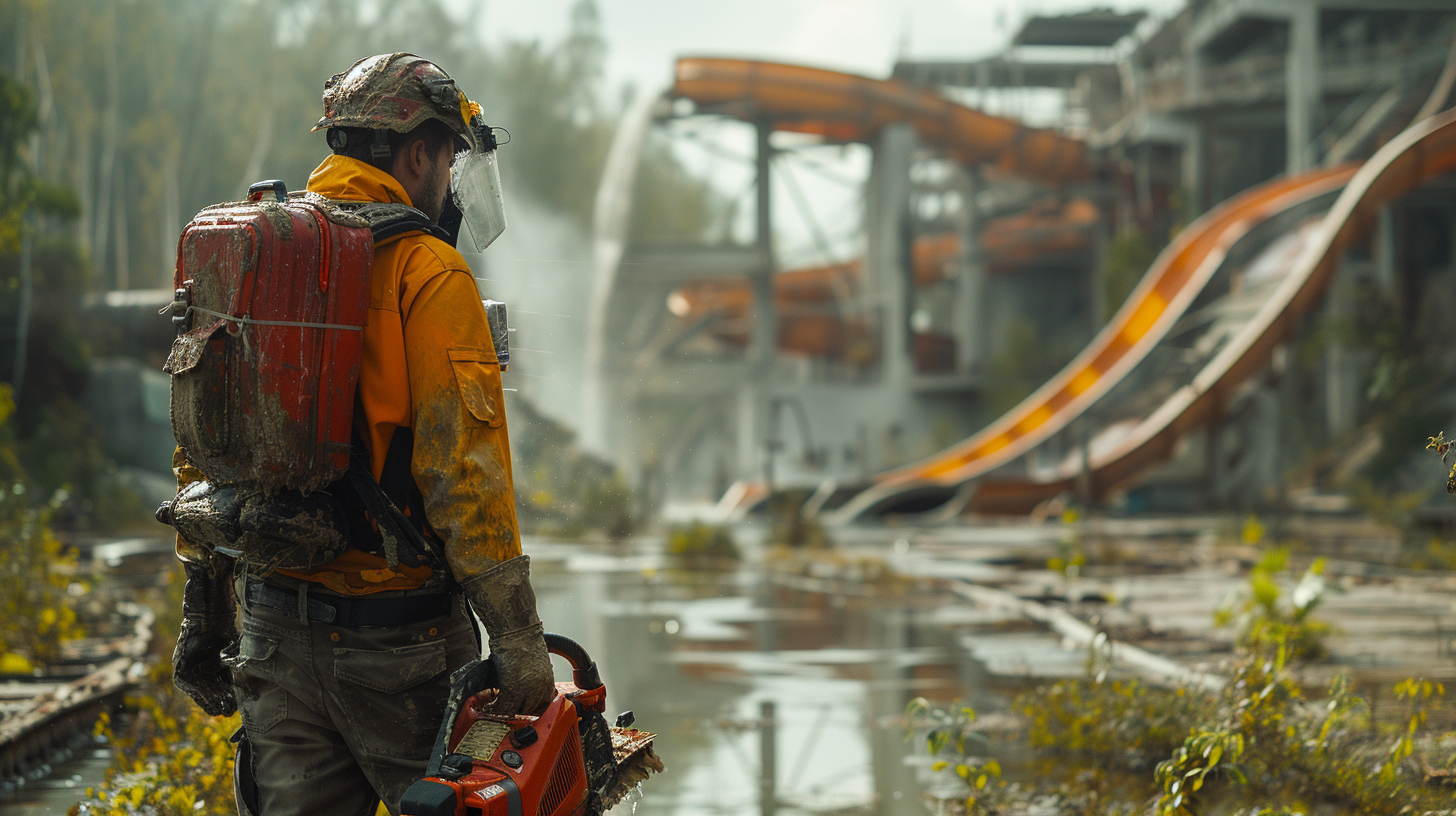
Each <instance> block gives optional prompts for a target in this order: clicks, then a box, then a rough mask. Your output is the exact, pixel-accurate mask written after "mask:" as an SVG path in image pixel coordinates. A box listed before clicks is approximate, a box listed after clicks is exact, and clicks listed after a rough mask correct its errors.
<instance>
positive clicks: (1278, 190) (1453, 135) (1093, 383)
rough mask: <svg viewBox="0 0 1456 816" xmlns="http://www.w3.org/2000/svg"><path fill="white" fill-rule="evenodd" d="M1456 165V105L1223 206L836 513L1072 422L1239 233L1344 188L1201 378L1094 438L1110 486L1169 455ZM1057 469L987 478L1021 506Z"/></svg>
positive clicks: (973, 465) (1169, 322) (1099, 472)
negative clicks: (1338, 273) (1334, 277)
mask: <svg viewBox="0 0 1456 816" xmlns="http://www.w3.org/2000/svg"><path fill="white" fill-rule="evenodd" d="M1452 170H1456V111H1452V112H1448V113H1444V114H1441V115H1439V116H1436V117H1432V118H1430V119H1427V120H1425V121H1422V122H1420V123H1417V124H1416V125H1414V126H1412V127H1410V128H1409V129H1407V130H1406V131H1404V132H1403V133H1401V134H1400V135H1399V136H1397V137H1396V138H1394V139H1392V140H1391V141H1390V142H1389V143H1387V144H1386V145H1385V146H1384V147H1382V148H1381V149H1380V150H1379V151H1378V152H1377V153H1376V154H1375V156H1374V157H1372V158H1371V159H1370V160H1369V161H1368V162H1366V163H1365V164H1364V165H1363V166H1361V167H1359V168H1358V169H1356V168H1354V167H1348V166H1347V167H1342V168H1335V169H1329V170H1321V171H1315V172H1313V173H1309V174H1305V175H1301V176H1295V177H1291V178H1285V179H1279V180H1276V181H1273V182H1269V183H1267V184H1264V185H1262V186H1260V187H1257V188H1254V189H1253V190H1250V191H1249V192H1246V193H1244V194H1242V195H1240V196H1237V197H1235V198H1233V199H1231V200H1229V201H1228V202H1225V203H1224V204H1222V205H1220V206H1219V207H1217V208H1215V209H1214V210H1212V211H1210V212H1209V213H1208V214H1206V215H1205V216H1203V217H1202V218H1200V219H1199V220H1197V221H1195V222H1194V223H1193V224H1191V225H1190V226H1189V227H1188V228H1187V229H1185V230H1184V231H1183V232H1182V233H1180V235H1179V237H1178V238H1177V239H1175V240H1174V242H1173V243H1172V244H1171V245H1170V246H1169V247H1168V248H1167V249H1166V250H1164V252H1163V253H1162V254H1161V255H1160V256H1159V257H1158V259H1157V260H1156V261H1155V262H1154V265H1153V267H1152V268H1151V269H1150V270H1149V272H1148V274H1147V275H1146V276H1145V277H1144V279H1143V280H1142V282H1141V283H1140V284H1139V285H1138V287H1137V289H1135V290H1134V292H1133V294H1132V295H1131V296H1130V297H1129V299H1128V302H1127V303H1126V304H1124V306H1123V308H1122V309H1121V310H1119V311H1118V313H1117V315H1116V316H1114V318H1113V320H1112V321H1111V322H1110V323H1109V324H1108V326H1107V327H1105V328H1104V329H1103V331H1102V332H1100V333H1099V334H1098V336H1097V337H1096V338H1095V339H1094V340H1093V343H1092V344H1091V345H1090V346H1089V347H1088V348H1087V350H1085V351H1084V352H1083V353H1082V354H1080V355H1078V356H1077V358H1076V359H1074V360H1073V361H1072V362H1071V363H1069V364H1068V365H1067V367H1066V368H1064V369H1063V370H1062V371H1061V372H1060V373H1059V374H1058V375H1057V376H1056V377H1055V378H1053V379H1052V380H1051V381H1050V382H1048V383H1047V384H1046V385H1045V386H1043V387H1042V388H1041V389H1039V390H1038V391H1037V392H1036V393H1034V394H1032V395H1031V396H1030V397H1028V398H1027V399H1026V400H1025V401H1023V402H1022V403H1021V404H1020V405H1018V406H1017V407H1016V408H1014V409H1012V410H1011V411H1010V412H1009V413H1007V414H1006V415H1005V416H1003V417H1002V418H1000V419H998V420H997V421H996V422H994V423H992V424H991V425H990V426H989V427H987V428H986V429H985V430H983V431H981V432H979V433H977V434H975V435H974V436H972V437H970V438H969V439H967V440H965V441H964V442H961V443H959V444H957V445H955V446H953V447H951V448H949V449H947V450H945V451H943V452H941V453H939V454H936V455H934V456H932V457H929V458H928V459H925V460H922V461H920V462H917V463H915V464H912V465H909V466H907V467H904V468H899V469H896V470H892V471H888V472H886V473H884V474H881V475H880V476H879V477H878V478H877V480H876V485H875V486H874V487H872V488H870V489H869V490H867V491H865V492H864V493H862V494H861V495H860V496H857V497H855V499H854V500H853V501H851V502H850V503H849V504H847V505H846V506H845V507H843V508H841V509H840V510H839V511H836V513H835V515H836V516H837V517H839V518H845V519H847V518H852V517H853V516H854V515H857V514H858V513H860V512H863V510H865V509H866V508H868V507H872V506H874V504H875V503H877V502H879V501H883V500H884V499H885V498H886V497H888V496H891V495H894V494H895V493H896V492H898V491H903V490H906V489H908V488H910V487H911V486H912V485H916V484H941V485H954V484H963V483H966V482H969V481H971V480H973V479H976V478H978V477H981V476H983V475H985V474H987V473H988V472H990V471H991V470H993V469H994V468H996V467H999V466H1000V465H1003V464H1005V463H1007V462H1009V461H1011V460H1012V459H1014V458H1015V457H1017V456H1019V455H1021V454H1023V453H1026V452H1027V451H1029V450H1030V449H1031V448H1033V447H1035V446H1036V445H1038V444H1040V443H1042V442H1044V441H1046V440H1047V439H1048V438H1049V437H1051V435H1052V434H1054V433H1056V432H1057V431H1059V430H1061V429H1063V428H1065V427H1067V425H1068V424H1069V423H1070V422H1071V421H1072V420H1073V419H1075V418H1076V417H1077V416H1079V415H1081V414H1082V413H1083V412H1084V411H1085V410H1086V409H1087V408H1088V407H1089V406H1090V405H1091V404H1092V403H1093V402H1094V401H1095V400H1096V399H1097V397H1099V396H1101V395H1103V394H1105V393H1106V392H1107V391H1108V390H1109V389H1110V388H1111V387H1112V386H1113V385H1116V384H1117V382H1118V381H1120V380H1121V379H1122V377H1124V376H1125V375H1126V374H1127V373H1128V372H1129V371H1130V370H1131V369H1132V367H1133V366H1134V365H1135V364H1136V363H1137V362H1138V361H1140V360H1142V359H1143V358H1144V357H1146V356H1147V354H1148V352H1149V351H1150V350H1151V349H1152V347H1153V346H1154V345H1155V344H1156V343H1157V342H1158V340H1159V339H1161V338H1162V337H1163V336H1164V335H1166V334H1167V332H1168V330H1169V329H1170V328H1172V326H1173V323H1174V322H1176V320H1177V319H1178V318H1179V317H1180V316H1181V315H1182V314H1183V312H1184V311H1185V310H1186V309H1187V307H1188V305H1189V303H1191V302H1192V300H1193V298H1194V296H1196V295H1197V294H1198V292H1199V291H1200V290H1201V289H1202V288H1203V286H1204V285H1205V284H1206V283H1207V282H1208V280H1209V278H1210V277H1211V276H1212V274H1213V272H1214V271H1216V269H1217V268H1218V266H1219V265H1220V263H1221V262H1222V260H1223V258H1224V255H1225V253H1226V252H1227V250H1228V249H1229V248H1230V247H1231V246H1232V245H1233V243H1234V241H1237V240H1238V238H1240V237H1242V236H1243V235H1245V234H1246V233H1247V232H1248V231H1249V230H1250V229H1251V228H1252V227H1253V226H1255V225H1257V224H1258V223H1261V222H1263V221H1265V220H1267V219H1269V218H1271V217H1273V216H1275V215H1277V214H1279V213H1280V212H1283V211H1286V210H1288V209H1290V208H1292V207H1295V206H1298V205H1299V204H1301V203H1303V202H1306V201H1310V200H1312V199H1313V198H1315V197H1318V196H1319V195H1321V194H1324V193H1328V192H1331V191H1333V190H1335V189H1338V188H1340V187H1341V186H1343V187H1344V189H1343V191H1342V192H1341V193H1340V195H1339V197H1338V198H1337V199H1336V201H1335V203H1334V205H1333V206H1332V207H1331V208H1330V210H1329V211H1328V212H1327V213H1326V214H1325V216H1324V218H1323V219H1322V220H1321V221H1320V222H1319V223H1318V225H1317V227H1315V228H1314V232H1313V234H1312V235H1310V236H1309V237H1308V239H1307V240H1305V241H1304V242H1303V248H1302V250H1301V251H1300V252H1299V254H1298V256H1297V259H1296V260H1295V261H1294V263H1293V264H1292V265H1291V266H1290V268H1289V270H1288V272H1287V273H1286V274H1284V275H1283V276H1282V279H1281V280H1280V281H1279V283H1278V285H1277V286H1276V287H1275V288H1273V290H1272V291H1271V292H1270V293H1269V295H1268V296H1267V298H1266V299H1265V300H1264V301H1263V302H1262V304H1260V306H1259V307H1258V309H1257V311H1256V312H1255V313H1254V314H1253V315H1252V316H1251V317H1250V318H1249V319H1248V320H1247V321H1244V322H1243V323H1242V325H1241V326H1240V327H1239V328H1238V329H1237V330H1236V331H1235V332H1234V333H1233V335H1232V336H1231V337H1230V338H1229V339H1228V340H1227V342H1225V343H1224V344H1223V346H1222V347H1221V348H1220V349H1219V351H1218V353H1217V354H1215V355H1214V356H1213V357H1212V358H1211V359H1210V360H1209V361H1208V362H1207V363H1206V364H1204V365H1203V367H1202V368H1201V370H1199V371H1198V372H1197V373H1196V375H1195V376H1194V377H1193V378H1192V380H1191V382H1188V383H1186V384H1184V385H1182V386H1181V387H1179V388H1177V389H1176V390H1175V391H1174V392H1173V393H1172V394H1171V395H1170V396H1168V397H1167V398H1166V399H1164V400H1163V401H1162V403H1161V404H1160V405H1159V406H1158V407H1157V408H1156V409H1154V410H1153V411H1151V412H1150V413H1148V414H1147V415H1146V417H1145V418H1143V419H1141V420H1140V421H1138V422H1136V423H1135V425H1134V426H1132V427H1129V428H1127V429H1125V430H1124V431H1123V432H1121V433H1119V434H1118V438H1117V439H1116V441H1115V442H1114V443H1113V444H1108V445H1105V446H1100V447H1101V449H1100V450H1099V446H1097V445H1093V446H1092V449H1091V453H1090V456H1089V462H1088V463H1087V465H1088V466H1087V473H1088V475H1089V476H1090V477H1091V479H1092V482H1093V484H1092V485H1091V487H1093V489H1094V490H1096V491H1098V492H1101V491H1105V490H1107V489H1109V488H1111V487H1114V486H1116V485H1117V484H1119V483H1121V482H1123V481H1125V480H1127V479H1129V478H1131V477H1132V476H1134V475H1136V474H1137V473H1138V472H1140V471H1141V470H1142V469H1144V468H1146V467H1148V466H1149V465H1151V464H1154V463H1156V462H1158V461H1161V460H1162V459H1163V458H1166V456H1167V455H1168V454H1169V453H1170V452H1171V451H1172V448H1173V445H1174V443H1175V442H1176V441H1177V439H1178V438H1179V437H1180V436H1182V435H1183V434H1185V433H1187V432H1188V431H1189V430H1191V429H1193V428H1195V427H1197V426H1199V425H1200V424H1202V423H1204V422H1206V421H1208V420H1209V419H1210V418H1211V417H1212V416H1214V414H1215V413H1216V412H1217V410H1218V409H1219V407H1220V405H1221V401H1222V400H1224V399H1226V398H1227V397H1228V395H1229V394H1230V393H1231V392H1232V391H1233V390H1234V389H1235V388H1236V387H1237V386H1238V385H1239V384H1241V383H1242V382H1244V381H1245V380H1247V379H1248V378H1249V377H1251V376H1253V375H1255V374H1257V373H1258V372H1259V371H1261V370H1262V369H1263V368H1264V367H1265V366H1266V365H1267V364H1268V362H1269V359H1270V356H1271V354H1272V353H1273V350H1274V348H1275V347H1276V346H1277V345H1278V344H1279V343H1281V342H1283V341H1284V340H1285V339H1287V338H1288V337H1289V336H1290V334H1291V332H1292V329H1293V324H1294V322H1295V321H1296V320H1297V319H1298V318H1299V317H1300V316H1301V315H1304V314H1306V313H1307V312H1308V311H1309V310H1310V309H1312V308H1315V307H1316V306H1317V304H1318V302H1319V300H1320V298H1321V297H1322V296H1323V294H1324V291H1325V287H1326V286H1327V284H1328V282H1329V279H1330V276H1331V273H1332V271H1333V269H1334V267H1335V265H1336V263H1337V262H1338V260H1339V258H1340V256H1341V254H1342V253H1343V252H1344V251H1345V249H1347V248H1348V247H1349V246H1350V245H1351V244H1353V243H1354V242H1356V241H1357V240H1359V239H1360V238H1361V237H1362V236H1363V235H1364V234H1365V232H1366V230H1367V229H1368V228H1369V226H1370V224H1371V222H1372V220H1373V218H1374V216H1375V214H1376V213H1377V212H1378V211H1379V209H1380V208H1381V207H1383V206H1384V205H1386V204H1387V203H1389V202H1390V201H1392V200H1394V199H1396V198H1399V197H1400V196H1402V195H1404V194H1405V193H1407V192H1409V191H1411V190H1412V189H1414V188H1416V187H1417V186H1419V185H1420V184H1422V183H1423V182H1425V181H1427V180H1429V179H1432V178H1435V177H1437V176H1440V175H1443V174H1445V173H1448V172H1451V171H1452ZM1075 479H1076V477H1075V476H1072V475H1068V474H1065V473H1058V474H1056V475H1055V477H1054V478H1052V479H1049V480H1045V481H1026V482H1021V483H1008V484H1006V485H996V486H992V485H987V486H986V487H988V488H990V489H991V490H993V491H999V492H1001V493H1003V494H1006V496H1007V498H1010V499H1012V504H1019V505H1021V506H1023V507H1024V506H1025V505H1026V504H1028V503H1034V502H1035V501H1039V500H1041V499H1045V498H1050V497H1051V496H1054V495H1056V494H1057V493H1060V492H1062V491H1064V490H1068V489H1070V488H1071V487H1073V485H1074V482H1075Z"/></svg>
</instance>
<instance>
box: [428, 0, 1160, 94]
mask: <svg viewBox="0 0 1456 816" xmlns="http://www.w3.org/2000/svg"><path fill="white" fill-rule="evenodd" d="M456 2H457V3H459V4H465V3H468V2H471V0H456ZM573 2H574V0H511V2H503V1H502V0H495V1H494V2H489V3H488V4H487V5H486V7H485V11H484V15H483V18H484V26H485V31H484V32H483V33H484V34H485V36H486V39H487V40H488V41H494V40H497V39H500V38H505V37H511V38H518V39H519V38H527V39H529V38H539V39H541V40H543V41H544V42H548V43H550V42H557V41H559V40H560V38H561V37H562V35H563V34H564V33H565V31H566V25H567V17H568V11H569V10H570V8H571V6H572V4H573ZM597 2H598V7H599V8H600V9H601V15H602V26H603V29H604V33H605V35H606V40H607V48H608V55H607V73H608V76H609V79H610V80H612V81H613V82H612V84H614V85H615V84H618V83H620V82H622V81H631V82H632V83H633V84H635V85H637V87H638V88H639V90H656V89H658V88H662V87H665V86H666V85H667V84H668V82H669V81H670V80H671V76H672V63H673V60H674V58H676V57H677V56H679V55H684V54H711V55H718V56H744V57H757V58H763V59H772V60H776V61H780V62H799V63H806V64H811V65H819V66H822V67H826V68H839V69H843V70H849V71H854V72H857V73H863V74H868V75H870V76H885V75H887V74H888V73H889V71H890V68H891V66H892V65H893V63H894V61H895V59H896V57H897V56H899V55H900V54H901V53H902V52H905V53H908V54H909V55H910V56H912V57H920V58H927V57H970V56H980V55H985V54H988V53H991V52H993V51H996V50H997V49H999V48H1000V47H1001V46H1003V45H1004V44H1005V42H1006V41H1007V39H1009V38H1010V37H1011V35H1012V34H1013V33H1015V31H1016V29H1017V28H1018V27H1019V25H1020V23H1021V21H1022V20H1024V19H1025V18H1026V17H1028V16H1030V15H1032V14H1036V13H1059V12H1068V11H1083V10H1086V9H1088V8H1092V7H1097V6H1102V7H1106V6H1111V7H1113V8H1115V9H1117V10H1119V11H1128V10H1133V9H1146V10H1149V11H1153V12H1157V13H1161V14H1168V13H1171V12H1172V11H1175V10H1176V9H1178V8H1180V7H1181V6H1182V5H1183V0H1141V2H1129V1H1128V0H1034V1H1032V2H1028V0H729V2H714V3H706V2H700V1H695V0H597Z"/></svg>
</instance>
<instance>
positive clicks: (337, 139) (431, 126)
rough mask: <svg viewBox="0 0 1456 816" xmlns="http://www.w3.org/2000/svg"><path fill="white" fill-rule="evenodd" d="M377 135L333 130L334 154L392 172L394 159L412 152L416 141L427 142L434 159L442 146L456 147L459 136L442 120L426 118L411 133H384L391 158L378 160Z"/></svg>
mask: <svg viewBox="0 0 1456 816" xmlns="http://www.w3.org/2000/svg"><path fill="white" fill-rule="evenodd" d="M375 133H376V132H375V131H373V130H370V129H369V128H359V127H338V128H329V133H328V143H329V148H330V149H331V150H333V151H334V155H337V156H348V157H349V158H351V159H358V160H359V161H362V162H364V163H365V164H371V165H374V166H375V167H377V168H379V169H380V170H384V171H385V172H388V171H389V168H390V165H391V163H392V162H393V160H394V157H395V156H398V155H401V154H403V153H404V152H405V151H407V150H409V149H410V146H411V145H412V144H414V143H415V142H424V143H425V150H426V151H427V152H428V153H429V154H430V155H431V156H434V155H435V154H437V153H439V152H440V148H441V147H444V146H445V145H447V144H453V143H454V142H456V141H457V140H458V137H457V136H456V135H455V133H454V132H453V131H451V130H450V127H449V126H448V125H446V124H445V123H444V122H441V121H440V120H439V119H426V120H425V121H423V122H421V123H420V124H419V125H417V126H415V129H414V130H411V131H410V132H409V133H400V132H399V131H395V130H386V131H384V136H385V141H386V142H387V143H388V145H389V157H388V158H384V159H382V160H376V158H375V154H376V151H375V149H374V146H375V144H376V136H375Z"/></svg>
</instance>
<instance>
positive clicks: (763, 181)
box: [753, 121, 778, 372]
mask: <svg viewBox="0 0 1456 816" xmlns="http://www.w3.org/2000/svg"><path fill="white" fill-rule="evenodd" d="M772 133H773V123H771V122H767V121H763V122H759V123H758V156H757V159H758V161H757V165H758V166H757V173H758V175H757V178H758V184H757V188H758V189H757V192H758V201H757V229H756V233H755V238H756V239H757V241H756V243H757V246H758V253H759V260H760V263H761V264H762V267H761V269H760V271H759V274H758V275H756V276H755V277H754V280H753V306H754V310H753V356H754V360H755V362H756V363H757V364H758V368H759V369H760V371H761V372H768V371H771V370H772V369H773V360H774V356H775V351H777V345H778V342H777V335H778V327H777V323H776V322H775V319H774V254H773V183H772V179H771V178H770V169H771V167H772V164H773V145H772V144H770V143H769V136H770V135H771V134H772Z"/></svg>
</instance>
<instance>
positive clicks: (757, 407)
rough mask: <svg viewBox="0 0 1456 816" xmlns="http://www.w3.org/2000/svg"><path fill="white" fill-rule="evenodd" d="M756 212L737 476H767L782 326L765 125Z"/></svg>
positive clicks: (766, 126)
mask: <svg viewBox="0 0 1456 816" xmlns="http://www.w3.org/2000/svg"><path fill="white" fill-rule="evenodd" d="M757 131H758V132H757V136H758V139H757V142H758V153H757V162H756V165H757V166H756V170H757V177H756V178H757V184H756V187H757V200H756V204H757V212H756V215H755V221H756V224H755V234H754V237H755V244H756V245H757V249H758V253H759V263H760V267H759V272H758V274H757V275H754V276H753V330H752V331H753V335H752V338H751V340H752V342H751V343H750V345H749V358H750V374H749V376H748V381H747V382H745V383H743V384H742V385H741V386H740V387H739V389H738V406H737V414H738V445H737V448H738V478H740V479H749V480H754V479H760V478H763V475H764V474H763V472H762V467H761V466H762V464H763V450H762V448H763V442H764V428H765V420H764V414H765V413H766V412H767V410H768V408H767V405H766V402H767V400H768V395H769V391H770V390H771V389H770V387H769V383H770V381H771V379H772V378H773V375H774V368H775V359H776V358H777V353H776V352H777V351H778V323H777V319H776V317H775V314H774V252H773V179H772V176H771V173H770V170H771V168H772V165H773V145H772V144H770V143H769V136H770V135H771V134H772V133H773V123H772V122H768V121H761V122H759V123H758V127H757Z"/></svg>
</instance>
